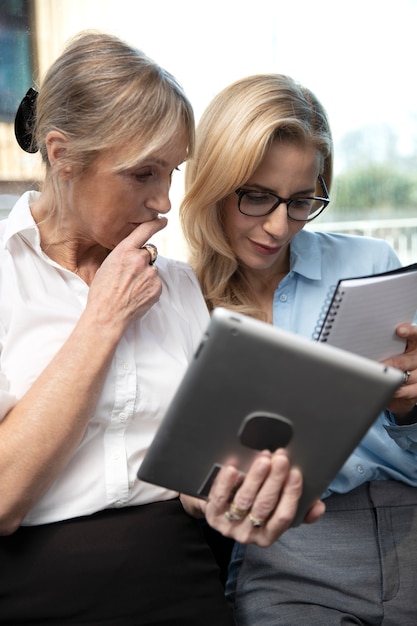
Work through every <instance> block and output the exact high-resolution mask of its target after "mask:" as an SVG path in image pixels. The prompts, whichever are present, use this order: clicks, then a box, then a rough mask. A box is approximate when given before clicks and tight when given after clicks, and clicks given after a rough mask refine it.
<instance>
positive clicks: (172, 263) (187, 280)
mask: <svg viewBox="0 0 417 626" xmlns="http://www.w3.org/2000/svg"><path fill="white" fill-rule="evenodd" d="M155 265H156V267H157V269H158V273H159V277H160V279H161V281H162V284H163V290H162V296H161V300H160V302H161V304H162V305H164V306H166V307H168V308H171V309H175V310H176V311H177V312H179V313H181V315H182V316H183V317H184V319H187V320H188V323H189V324H191V325H192V326H195V327H196V328H198V336H200V334H201V332H202V329H203V328H204V327H205V325H206V324H207V322H208V319H209V313H208V309H207V305H206V303H205V300H204V297H203V293H202V291H201V288H200V285H199V282H198V280H197V277H196V275H195V273H194V271H193V269H192V268H191V266H190V265H188V263H184V262H183V261H177V260H174V259H168V258H166V257H163V256H158V259H157V261H156V263H155Z"/></svg>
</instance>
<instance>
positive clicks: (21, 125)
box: [14, 87, 38, 154]
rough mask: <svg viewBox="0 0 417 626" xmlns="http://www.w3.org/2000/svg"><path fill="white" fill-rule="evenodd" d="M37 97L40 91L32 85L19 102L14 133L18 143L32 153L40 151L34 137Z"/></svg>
mask: <svg viewBox="0 0 417 626" xmlns="http://www.w3.org/2000/svg"><path fill="white" fill-rule="evenodd" d="M37 97H38V92H37V91H36V90H35V89H33V88H32V87H30V88H29V89H28V91H27V92H26V95H25V97H24V98H23V100H22V102H21V103H20V104H19V108H18V109H17V113H16V117H15V120H14V134H15V137H16V139H17V143H18V144H19V146H20V147H21V148H22V150H24V151H25V152H29V153H30V154H33V153H34V152H37V151H38V147H37V145H36V142H35V140H34V138H33V131H34V126H35V108H36V99H37Z"/></svg>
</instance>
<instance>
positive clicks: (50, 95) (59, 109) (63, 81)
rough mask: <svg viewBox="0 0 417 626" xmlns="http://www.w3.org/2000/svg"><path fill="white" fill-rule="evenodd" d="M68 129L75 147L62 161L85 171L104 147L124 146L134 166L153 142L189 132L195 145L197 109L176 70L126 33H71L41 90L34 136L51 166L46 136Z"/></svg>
mask: <svg viewBox="0 0 417 626" xmlns="http://www.w3.org/2000/svg"><path fill="white" fill-rule="evenodd" d="M51 130H55V131H59V132H61V133H63V134H64V135H65V136H66V137H67V138H68V139H69V140H70V144H69V150H68V151H67V152H66V155H65V158H64V159H62V162H61V163H60V169H63V168H65V167H66V166H68V165H71V166H72V167H73V168H74V170H75V171H76V172H82V171H85V169H86V168H88V167H89V165H91V163H92V162H93V161H94V159H95V158H96V157H97V156H98V155H99V154H101V153H103V152H105V151H111V150H112V149H115V148H120V147H123V149H124V150H125V152H126V156H125V160H124V162H123V163H118V164H117V169H128V168H129V167H132V166H134V165H135V164H137V163H138V162H139V161H141V160H142V159H144V158H146V157H147V156H148V155H149V154H151V153H153V152H154V151H155V150H158V149H160V148H161V147H163V146H165V145H169V144H170V143H171V142H174V141H176V140H178V138H180V139H183V140H184V141H185V143H186V146H187V147H188V153H190V154H191V153H192V150H193V147H194V115H193V110H192V107H191V104H190V103H189V101H188V99H187V97H186V96H185V94H184V92H183V90H182V87H181V86H180V85H179V83H178V82H177V81H176V80H175V78H174V77H173V76H172V75H171V74H169V73H168V72H167V71H165V70H164V69H162V68H161V67H160V66H159V65H157V63H155V62H154V61H153V60H151V59H150V58H148V57H147V56H146V55H145V54H144V53H143V52H142V51H140V50H137V49H135V48H133V47H131V46H129V45H128V44H127V43H125V42H123V41H122V40H120V39H118V38H117V37H114V36H112V35H108V34H105V33H100V32H96V31H84V32H82V33H80V34H79V35H77V36H76V37H75V38H74V39H72V40H71V41H70V42H69V43H68V44H67V46H66V47H65V49H64V51H63V53H62V54H61V56H60V57H59V58H58V59H57V60H56V61H55V62H54V63H53V65H52V66H51V67H50V69H49V70H48V72H47V74H46V76H45V79H44V81H43V83H42V84H41V87H40V90H39V96H38V100H37V105H36V113H35V136H34V139H35V142H36V144H37V146H38V147H39V150H40V152H41V155H42V159H43V161H44V163H45V165H46V172H47V178H48V176H56V175H57V174H58V172H51V168H50V165H49V162H48V156H47V150H46V145H45V139H46V136H47V134H48V132H50V131H51Z"/></svg>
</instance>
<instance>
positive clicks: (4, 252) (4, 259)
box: [0, 192, 209, 525]
mask: <svg viewBox="0 0 417 626" xmlns="http://www.w3.org/2000/svg"><path fill="white" fill-rule="evenodd" d="M34 193H36V192H28V193H26V194H24V195H23V196H22V197H21V198H20V200H19V201H18V202H17V204H16V205H15V207H14V208H13V209H12V211H11V213H10V214H9V216H8V218H7V219H6V220H3V221H2V222H0V419H3V418H4V416H5V415H6V414H7V412H8V411H9V410H10V408H11V407H12V406H13V405H14V404H15V403H16V402H17V401H18V400H19V398H20V397H22V395H23V394H24V393H25V392H26V390H27V389H28V388H29V387H30V386H31V384H32V383H33V382H34V380H35V379H36V378H37V377H38V375H39V374H40V372H41V371H42V370H43V369H44V367H45V366H46V365H47V364H48V362H49V361H50V360H51V358H52V357H53V356H54V354H55V353H56V352H57V351H58V350H59V348H60V347H61V345H62V344H63V343H64V342H65V340H66V338H67V337H68V336H69V334H70V333H71V331H72V329H73V328H74V326H75V325H76V324H77V321H78V319H79V317H80V315H81V313H82V311H83V309H84V307H85V305H86V301H87V295H88V286H87V285H86V284H85V283H84V281H83V280H82V279H81V278H79V277H78V276H76V275H75V274H73V273H72V272H70V271H68V270H66V269H64V268H63V267H61V266H60V265H58V264H57V263H55V262H54V261H52V260H51V259H50V258H49V257H48V256H46V255H45V254H44V252H43V251H42V250H41V247H40V240H39V231H38V228H37V226H36V224H35V222H34V220H33V218H32V215H31V213H30V209H29V203H30V202H31V194H34ZM156 265H157V267H158V273H159V276H160V278H161V280H162V283H163V289H162V295H161V297H160V299H159V302H158V303H157V304H155V305H154V306H153V307H152V309H150V310H149V312H148V313H147V314H146V315H145V316H144V317H143V318H142V319H140V320H139V321H137V322H135V323H133V324H132V326H131V327H130V328H129V329H128V330H127V332H126V333H125V335H124V336H123V337H122V339H121V341H120V343H119V345H118V347H117V350H116V352H115V354H114V358H113V360H112V363H111V366H110V369H109V372H108V374H107V379H106V381H105V384H104V387H103V390H102V393H101V395H100V397H99V400H98V402H97V405H96V408H95V411H94V413H93V415H92V417H91V419H90V421H89V425H88V427H87V430H86V432H85V435H84V437H83V440H82V441H81V443H80V445H79V447H78V449H77V450H76V452H75V454H74V456H73V458H72V460H71V461H70V463H69V464H68V465H67V467H66V468H65V470H64V471H63V472H62V473H61V474H60V475H59V476H58V477H57V479H56V480H55V482H54V483H53V484H52V486H51V487H50V488H49V490H48V491H47V492H46V493H45V495H44V496H43V497H42V498H41V500H40V501H39V502H38V503H37V504H36V506H35V507H34V508H33V509H32V510H31V511H30V512H29V514H28V515H27V516H26V518H25V520H24V522H23V523H24V524H25V525H36V524H43V523H48V522H54V521H57V520H63V519H68V518H71V517H76V516H80V515H87V514H90V513H93V512H96V511H99V510H102V509H104V508H108V507H123V506H130V505H136V504H143V503H147V502H152V501H157V500H164V499H169V498H172V497H174V496H175V495H176V494H174V493H172V492H170V491H167V490H164V489H162V488H159V487H156V486H153V485H149V484H145V483H143V482H141V481H139V480H138V479H137V477H136V474H137V471H138V468H139V466H140V463H141V461H142V460H143V458H144V455H145V452H146V450H147V448H148V446H149V444H150V442H151V440H152V438H153V436H154V434H155V432H156V429H157V427H158V425H159V424H160V421H161V418H162V417H163V415H164V413H165V411H166V409H167V407H168V404H169V402H170V400H171V399H172V397H173V395H174V393H175V391H176V388H177V386H178V384H179V382H180V380H181V378H182V376H183V374H184V372H185V369H186V367H187V364H188V363H189V361H190V359H191V357H192V355H193V353H194V351H195V350H196V348H197V346H198V343H199V341H200V339H201V337H202V334H203V332H204V330H205V328H206V326H207V324H208V320H209V314H208V311H207V308H206V306H205V303H204V300H203V297H202V295H201V291H200V288H199V286H198V282H197V280H196V277H195V275H194V274H193V272H192V270H191V268H190V267H189V266H188V265H186V264H185V263H182V262H179V261H172V260H168V259H164V258H162V257H158V260H157V262H156ZM82 375H83V373H82V370H80V376H82ZM56 419H57V420H59V414H58V415H57V416H56ZM27 445H28V446H30V441H28V442H27ZM21 453H22V454H25V450H24V449H22V451H21Z"/></svg>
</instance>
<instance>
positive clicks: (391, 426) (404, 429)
mask: <svg viewBox="0 0 417 626" xmlns="http://www.w3.org/2000/svg"><path fill="white" fill-rule="evenodd" d="M385 416H386V419H387V422H388V424H384V428H385V430H386V431H387V433H388V435H389V436H390V437H391V439H392V440H393V441H395V443H396V444H397V445H398V446H399V447H400V448H401V449H402V450H406V451H407V452H414V453H417V423H416V424H405V425H404V426H400V425H399V424H397V423H396V421H395V418H394V415H393V413H391V411H388V410H386V411H385Z"/></svg>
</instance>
